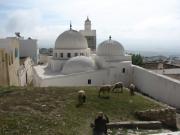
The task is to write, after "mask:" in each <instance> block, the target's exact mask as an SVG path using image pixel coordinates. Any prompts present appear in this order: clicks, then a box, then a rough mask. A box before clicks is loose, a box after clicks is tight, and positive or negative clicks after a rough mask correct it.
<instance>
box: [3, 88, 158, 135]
mask: <svg viewBox="0 0 180 135" xmlns="http://www.w3.org/2000/svg"><path fill="white" fill-rule="evenodd" d="M79 89H82V87H81V88H72V87H71V88H19V87H10V88H8V87H0V127H1V128H0V134H5V135H12V134H13V135H16V134H17V135H19V134H20V135H23V134H25V135H51V134H52V135H56V134H57V135H84V134H87V135H88V134H91V128H90V126H89V125H90V123H91V122H93V120H94V118H95V115H96V113H97V112H98V111H103V112H105V113H106V114H107V115H108V116H109V119H110V121H111V122H112V121H114V122H115V121H126V120H136V118H135V117H134V112H135V111H136V110H145V109H150V108H157V107H159V105H157V104H155V103H152V102H151V101H148V100H146V99H144V98H143V97H140V96H137V95H136V96H133V97H131V96H129V93H128V92H127V91H125V92H124V93H123V94H120V95H119V96H118V95H116V94H115V93H112V94H111V96H110V99H103V98H98V97H97V88H96V87H89V88H88V87H85V88H83V89H84V90H86V93H87V103H86V104H84V105H83V106H81V107H79V108H76V104H77V91H78V90H79ZM7 90H8V92H6V91H7Z"/></svg>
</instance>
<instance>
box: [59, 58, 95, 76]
mask: <svg viewBox="0 0 180 135" xmlns="http://www.w3.org/2000/svg"><path fill="white" fill-rule="evenodd" d="M95 68H96V65H95V62H94V60H93V59H92V58H90V57H86V56H77V57H73V58H71V59H69V60H68V61H67V62H66V63H65V64H64V67H63V70H62V73H63V74H72V73H79V72H86V71H91V70H94V69H95Z"/></svg>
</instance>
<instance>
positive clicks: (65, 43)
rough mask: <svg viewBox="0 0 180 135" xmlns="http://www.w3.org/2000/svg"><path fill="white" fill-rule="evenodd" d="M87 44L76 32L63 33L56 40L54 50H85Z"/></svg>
mask: <svg viewBox="0 0 180 135" xmlns="http://www.w3.org/2000/svg"><path fill="white" fill-rule="evenodd" d="M87 48H88V44H87V40H86V39H85V37H84V36H83V35H82V34H81V33H80V32H78V31H76V30H72V29H70V30H68V31H65V32H63V33H62V34H61V35H59V37H58V38H57V39H56V42H55V49H87Z"/></svg>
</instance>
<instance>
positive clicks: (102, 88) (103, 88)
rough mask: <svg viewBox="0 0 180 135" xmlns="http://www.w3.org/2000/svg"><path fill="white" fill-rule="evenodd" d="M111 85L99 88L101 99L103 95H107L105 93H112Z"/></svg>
mask: <svg viewBox="0 0 180 135" xmlns="http://www.w3.org/2000/svg"><path fill="white" fill-rule="evenodd" d="M111 87H112V86H111V85H103V86H101V87H100V88H99V97H100V96H101V93H103V94H105V93H108V94H109V93H110V91H111Z"/></svg>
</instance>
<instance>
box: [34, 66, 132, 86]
mask: <svg viewBox="0 0 180 135" xmlns="http://www.w3.org/2000/svg"><path fill="white" fill-rule="evenodd" d="M124 68H125V72H124ZM130 75H131V68H130V66H128V64H127V63H126V64H121V66H119V67H116V68H115V67H112V68H107V69H101V70H95V71H88V72H82V73H74V74H70V75H57V76H54V77H49V78H41V77H39V75H38V73H37V71H35V72H34V85H35V86H38V87H48V86H100V85H104V84H114V83H116V82H119V81H121V82H123V83H124V84H125V86H128V85H129V83H130V81H129V80H130V77H131V76H130ZM88 80H91V84H88Z"/></svg>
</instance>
